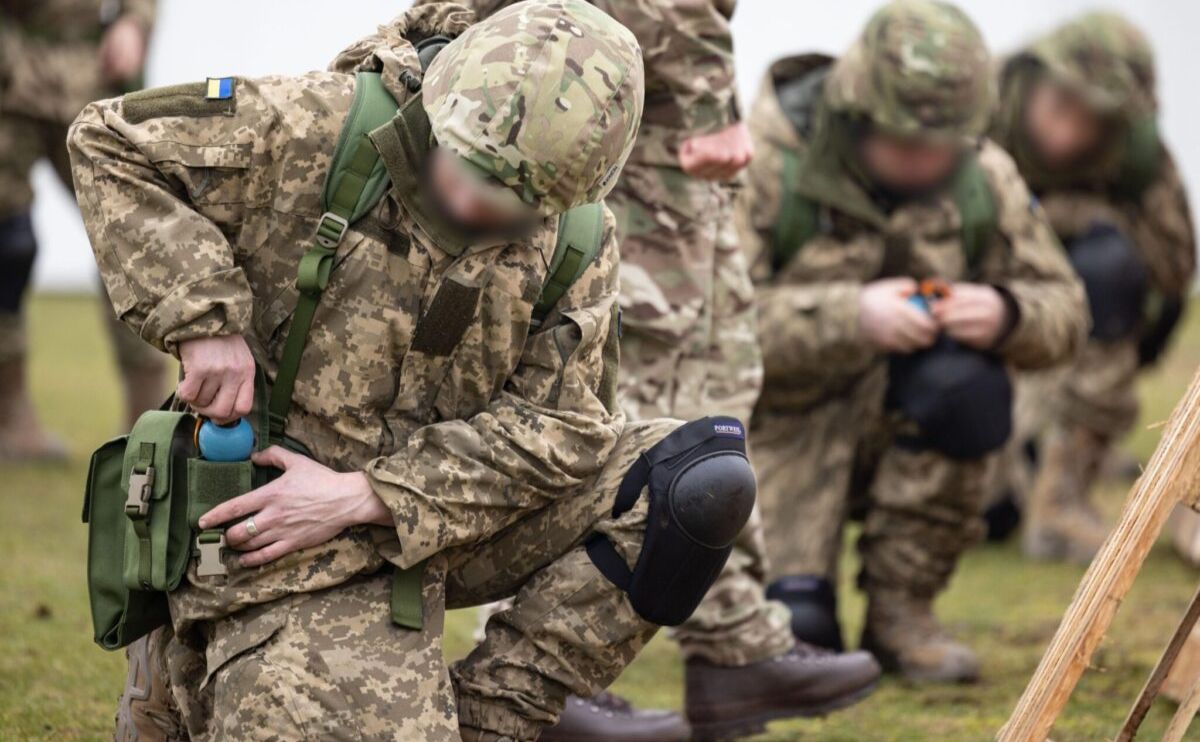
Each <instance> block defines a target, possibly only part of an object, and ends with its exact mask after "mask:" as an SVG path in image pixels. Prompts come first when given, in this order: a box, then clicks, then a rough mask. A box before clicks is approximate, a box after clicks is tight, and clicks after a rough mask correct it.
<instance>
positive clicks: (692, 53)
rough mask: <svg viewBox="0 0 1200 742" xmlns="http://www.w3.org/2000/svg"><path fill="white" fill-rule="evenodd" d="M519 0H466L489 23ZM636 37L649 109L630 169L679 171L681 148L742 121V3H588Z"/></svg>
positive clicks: (661, 0)
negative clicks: (736, 37) (736, 15)
mask: <svg viewBox="0 0 1200 742" xmlns="http://www.w3.org/2000/svg"><path fill="white" fill-rule="evenodd" d="M514 1H515V0H462V2H464V3H465V4H467V5H469V6H471V7H473V8H474V9H475V11H476V13H477V14H479V16H480V17H487V16H488V15H490V14H491V13H494V12H496V11H497V10H499V9H500V8H502V7H504V6H506V5H511V4H512V3H513V2H514ZM589 2H591V3H592V5H595V6H596V7H598V8H600V9H601V10H603V11H604V12H606V13H608V14H609V15H611V16H612V17H613V18H615V19H617V20H618V21H620V22H621V24H622V25H624V26H625V27H626V28H628V29H629V30H630V31H632V32H633V35H634V36H636V37H637V40H638V43H639V44H641V47H642V54H643V58H644V60H645V64H646V108H645V112H644V113H643V116H642V128H641V131H640V132H639V133H638V140H637V145H636V146H635V147H634V150H633V154H632V155H631V156H630V162H634V163H640V164H644V165H666V166H669V167H678V166H679V145H680V144H681V143H682V142H683V140H685V139H687V138H689V137H692V136H696V135H699V134H710V133H712V132H714V131H719V130H720V129H723V128H725V127H726V126H728V125H729V124H731V123H733V122H734V121H737V120H738V118H739V113H738V103H737V91H736V78H735V75H734V64H733V34H732V31H731V29H730V26H729V23H730V19H731V18H732V17H733V12H734V7H735V6H736V4H737V0H589Z"/></svg>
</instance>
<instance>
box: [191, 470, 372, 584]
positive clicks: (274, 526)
mask: <svg viewBox="0 0 1200 742" xmlns="http://www.w3.org/2000/svg"><path fill="white" fill-rule="evenodd" d="M252 458H253V461H254V463H255V464H258V465H259V466H273V467H275V468H277V469H282V470H283V474H282V475H281V476H280V477H279V478H278V479H276V480H275V481H273V482H271V483H270V484H267V485H264V486H262V487H259V488H258V489H256V490H252V491H250V492H247V493H246V494H244V495H242V496H241V497H236V498H234V499H232V500H229V501H228V502H225V503H222V504H221V505H218V506H217V507H215V508H213V509H212V510H210V511H208V513H206V514H205V515H204V517H203V518H201V519H200V527H201V528H213V527H215V526H219V525H221V524H222V523H229V522H231V521H239V522H238V523H237V524H236V525H233V526H231V527H230V528H228V529H227V530H226V531H225V543H226V544H227V545H228V546H230V547H231V548H234V549H237V550H238V551H242V552H245V553H244V554H243V555H242V557H241V559H240V560H239V563H240V564H241V565H242V566H243V567H258V566H261V565H263V564H267V563H268V562H273V561H275V560H276V559H278V558H280V557H282V556H285V555H287V554H291V553H292V552H293V551H299V550H300V549H307V548H309V547H312V546H320V545H321V544H323V543H325V542H326V541H329V540H330V539H332V538H334V537H335V536H337V535H338V534H339V533H341V532H342V531H343V530H345V529H346V528H349V527H350V526H355V525H359V524H362V523H375V524H378V525H388V526H391V525H394V519H393V517H392V513H391V511H390V510H388V508H387V506H386V505H384V504H383V501H382V500H380V499H379V496H378V495H376V494H375V492H374V490H372V489H371V484H370V483H369V482H368V481H367V475H365V474H363V473H362V472H351V473H348V474H341V473H338V472H335V471H334V470H332V469H330V468H329V467H327V466H322V465H321V464H318V463H317V462H316V461H313V460H312V459H310V458H308V457H307V456H301V455H300V454H298V453H292V452H291V451H288V450H287V449H284V448H280V447H279V446H271V447H270V448H268V449H267V450H265V451H260V452H258V453H255V454H254V456H253V457H252ZM248 517H252V518H253V520H254V527H253V529H250V528H249V527H248V524H247V519H248ZM251 530H253V533H252V532H251Z"/></svg>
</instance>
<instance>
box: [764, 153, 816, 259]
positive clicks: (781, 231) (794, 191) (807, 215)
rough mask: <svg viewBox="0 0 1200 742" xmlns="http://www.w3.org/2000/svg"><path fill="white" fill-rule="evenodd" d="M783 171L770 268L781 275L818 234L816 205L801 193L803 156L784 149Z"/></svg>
mask: <svg viewBox="0 0 1200 742" xmlns="http://www.w3.org/2000/svg"><path fill="white" fill-rule="evenodd" d="M780 152H781V154H782V155H783V169H782V172H781V178H780V180H781V186H782V188H781V190H780V209H779V217H778V218H777V219H776V220H775V235H774V237H775V239H774V245H773V247H774V249H773V250H772V251H771V266H772V268H773V270H774V271H775V272H778V271H779V270H780V269H781V268H783V267H784V266H785V265H787V264H788V263H790V262H792V258H794V257H796V253H798V252H800V248H801V247H803V246H804V244H805V243H806V242H808V241H809V240H811V239H812V238H813V237H815V236H816V235H817V208H818V207H817V203H816V201H813V200H812V199H811V198H809V197H807V196H805V195H803V194H802V193H800V190H799V188H798V187H797V185H796V184H797V183H798V182H799V180H800V156H799V155H798V154H797V153H796V152H794V151H793V150H790V149H786V148H785V149H782V150H781V151H780Z"/></svg>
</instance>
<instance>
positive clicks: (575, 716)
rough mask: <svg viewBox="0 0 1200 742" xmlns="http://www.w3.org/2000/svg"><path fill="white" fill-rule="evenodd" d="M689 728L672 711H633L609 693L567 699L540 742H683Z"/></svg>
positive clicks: (544, 731) (626, 702)
mask: <svg viewBox="0 0 1200 742" xmlns="http://www.w3.org/2000/svg"><path fill="white" fill-rule="evenodd" d="M691 738H692V730H691V727H689V726H688V723H687V721H686V720H684V718H683V716H682V715H680V714H677V713H675V712H674V711H646V710H641V709H636V708H634V707H633V705H632V704H630V703H629V701H626V700H625V699H624V698H621V697H620V696H618V695H615V694H613V693H607V692H605V693H601V694H599V695H597V696H594V697H592V698H577V697H575V696H571V697H570V698H568V699H567V705H566V707H565V708H563V712H562V716H561V717H559V720H558V723H557V724H555V725H554V726H552V727H548V728H546V729H544V730H542V736H541V737H538V740H539V741H540V742H609V741H610V740H611V742H687V740H689V739H691Z"/></svg>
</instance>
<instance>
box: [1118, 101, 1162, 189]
mask: <svg viewBox="0 0 1200 742" xmlns="http://www.w3.org/2000/svg"><path fill="white" fill-rule="evenodd" d="M1161 166H1162V145H1161V144H1160V141H1159V136H1158V121H1157V119H1155V118H1154V117H1153V116H1151V117H1148V118H1145V119H1143V120H1141V121H1139V122H1137V123H1135V124H1133V125H1132V126H1130V127H1129V133H1128V135H1127V136H1126V139H1125V153H1124V155H1123V157H1122V158H1121V182H1120V184H1119V190H1120V192H1121V193H1122V194H1126V195H1128V196H1129V197H1130V198H1133V199H1136V200H1140V199H1141V197H1142V194H1143V193H1145V192H1146V189H1147V188H1149V187H1150V186H1151V184H1153V183H1154V181H1155V179H1156V178H1158V173H1159V170H1160V169H1161Z"/></svg>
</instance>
